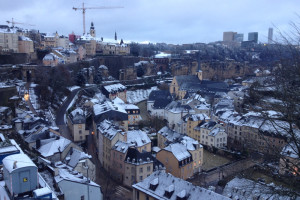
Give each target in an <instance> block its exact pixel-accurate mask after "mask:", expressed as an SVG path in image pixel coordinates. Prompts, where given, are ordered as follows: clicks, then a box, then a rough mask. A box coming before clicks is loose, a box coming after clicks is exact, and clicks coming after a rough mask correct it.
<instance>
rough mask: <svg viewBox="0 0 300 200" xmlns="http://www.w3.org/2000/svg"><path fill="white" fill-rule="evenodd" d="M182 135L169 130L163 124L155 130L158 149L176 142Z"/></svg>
mask: <svg viewBox="0 0 300 200" xmlns="http://www.w3.org/2000/svg"><path fill="white" fill-rule="evenodd" d="M181 137H182V134H180V133H178V132H176V131H173V130H171V129H170V128H169V127H167V126H165V127H163V128H161V129H160V130H159V131H158V132H157V145H158V147H159V148H160V149H163V148H165V147H166V146H167V145H168V144H169V143H172V142H176V141H178V140H179V139H180V138H181Z"/></svg>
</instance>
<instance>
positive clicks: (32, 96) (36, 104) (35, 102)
mask: <svg viewBox="0 0 300 200" xmlns="http://www.w3.org/2000/svg"><path fill="white" fill-rule="evenodd" d="M29 98H30V102H31V104H32V106H33V108H34V109H35V110H38V109H40V104H39V102H38V97H37V96H36V95H35V93H34V88H32V87H30V88H29Z"/></svg>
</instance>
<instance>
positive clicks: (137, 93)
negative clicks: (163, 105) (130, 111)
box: [127, 86, 157, 104]
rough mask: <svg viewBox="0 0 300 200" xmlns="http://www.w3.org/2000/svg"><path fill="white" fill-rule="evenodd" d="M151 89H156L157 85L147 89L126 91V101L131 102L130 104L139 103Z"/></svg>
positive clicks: (146, 96)
mask: <svg viewBox="0 0 300 200" xmlns="http://www.w3.org/2000/svg"><path fill="white" fill-rule="evenodd" d="M153 90H157V87H156V86H155V87H152V88H150V89H147V90H134V91H127V102H128V103H132V104H136V103H139V102H141V101H144V100H146V99H148V97H149V94H150V93H151V91H153Z"/></svg>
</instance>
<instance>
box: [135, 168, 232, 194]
mask: <svg viewBox="0 0 300 200" xmlns="http://www.w3.org/2000/svg"><path fill="white" fill-rule="evenodd" d="M132 187H133V197H132V199H133V200H139V199H149V200H150V199H151V200H152V199H170V200H199V199H214V200H230V198H228V197H225V196H223V195H220V194H217V193H215V192H213V191H211V190H207V189H205V188H201V187H199V186H195V185H193V184H191V183H189V182H187V181H184V180H182V179H180V178H177V177H175V176H173V175H172V174H169V173H164V172H162V171H156V172H154V173H153V174H151V175H150V176H149V177H147V178H145V179H144V180H143V181H141V182H139V183H136V184H134V185H133V186H132Z"/></svg>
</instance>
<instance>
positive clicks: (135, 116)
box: [112, 97, 142, 127]
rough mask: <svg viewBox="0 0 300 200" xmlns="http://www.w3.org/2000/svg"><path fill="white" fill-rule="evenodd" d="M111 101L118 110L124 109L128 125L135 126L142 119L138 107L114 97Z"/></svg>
mask: <svg viewBox="0 0 300 200" xmlns="http://www.w3.org/2000/svg"><path fill="white" fill-rule="evenodd" d="M112 103H113V104H114V105H116V106H117V107H118V110H120V111H121V110H125V112H126V113H127V115H128V127H136V126H137V125H138V123H139V121H140V120H141V119H142V118H141V115H140V108H139V107H138V106H136V105H134V104H125V103H124V101H123V100H122V99H120V98H119V97H116V98H115V99H114V100H112Z"/></svg>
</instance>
